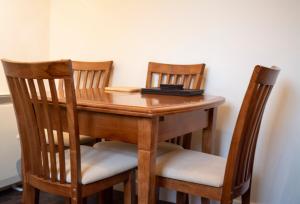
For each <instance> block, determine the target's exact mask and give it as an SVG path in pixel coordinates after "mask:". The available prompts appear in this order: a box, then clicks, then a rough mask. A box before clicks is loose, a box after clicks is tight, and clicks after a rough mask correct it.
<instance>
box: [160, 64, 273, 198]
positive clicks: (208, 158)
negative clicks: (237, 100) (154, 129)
mask: <svg viewBox="0 0 300 204" xmlns="http://www.w3.org/2000/svg"><path fill="white" fill-rule="evenodd" d="M278 73H279V70H278V69H276V68H275V67H272V68H265V67H262V66H256V67H255V69H254V71H253V74H252V78H251V80H250V83H249V86H248V89H247V92H246V95H245V98H244V101H243V104H242V106H241V109H240V113H239V116H238V119H237V122H236V126H235V129H234V133H233V137H232V141H231V146H230V151H229V155H228V158H227V161H226V159H224V158H222V157H219V156H214V155H209V154H205V153H201V152H195V151H191V150H179V151H176V152H171V153H168V154H165V155H163V156H161V157H159V158H158V160H157V169H156V170H157V185H158V186H161V187H166V188H170V189H175V190H176V191H179V192H182V193H180V194H179V196H178V197H177V203H188V200H187V199H186V197H185V196H184V193H189V194H193V195H198V196H201V197H205V198H208V199H213V200H219V201H221V203H222V204H231V203H232V202H233V199H234V198H236V197H239V196H241V197H242V203H243V204H249V203H250V191H251V181H252V171H253V161H254V155H255V148H256V143H257V138H258V133H259V129H260V125H261V120H262V116H263V112H264V109H265V105H266V102H267V100H268V97H269V95H270V93H271V90H272V88H273V86H274V84H275V81H276V78H277V76H278ZM208 199H203V201H204V203H209V200H208Z"/></svg>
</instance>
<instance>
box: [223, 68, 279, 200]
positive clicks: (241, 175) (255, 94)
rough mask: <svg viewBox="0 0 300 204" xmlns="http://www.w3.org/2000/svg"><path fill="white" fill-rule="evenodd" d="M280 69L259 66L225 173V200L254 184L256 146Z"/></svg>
mask: <svg viewBox="0 0 300 204" xmlns="http://www.w3.org/2000/svg"><path fill="white" fill-rule="evenodd" d="M278 74H279V69H277V68H276V67H272V68H266V67H262V66H258V65H257V66H256V67H255V68H254V71H253V74H252V77H251V80H250V83H249V85H248V89H247V91H246V94H245V97H244V100H243V103H242V106H241V109H240V113H239V116H238V119H237V122H236V126H235V129H234V133H233V137H232V141H231V145H230V150H229V155H228V160H227V166H226V172H225V177H224V190H223V199H225V200H227V199H230V198H229V197H236V196H239V195H242V194H243V193H245V191H247V190H248V188H249V187H250V186H251V179H252V170H253V161H254V155H255V148H256V143H257V138H258V133H259V129H260V124H261V120H262V116H263V113H264V109H265V106H266V103H267V100H268V98H269V95H270V93H271V90H272V88H273V86H274V84H275V82H276V79H277V76H278Z"/></svg>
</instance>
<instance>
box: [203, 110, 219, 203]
mask: <svg viewBox="0 0 300 204" xmlns="http://www.w3.org/2000/svg"><path fill="white" fill-rule="evenodd" d="M216 119H217V108H211V109H209V110H208V125H207V127H206V128H204V130H203V135H202V152H205V153H209V154H212V153H213V142H214V139H215V132H216ZM201 203H204V204H209V203H210V200H209V199H207V198H201Z"/></svg>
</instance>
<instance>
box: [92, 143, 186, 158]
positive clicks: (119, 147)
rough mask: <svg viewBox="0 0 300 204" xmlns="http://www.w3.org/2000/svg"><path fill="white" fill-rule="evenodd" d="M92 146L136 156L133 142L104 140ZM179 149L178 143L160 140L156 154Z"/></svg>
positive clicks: (135, 147) (159, 154)
mask: <svg viewBox="0 0 300 204" xmlns="http://www.w3.org/2000/svg"><path fill="white" fill-rule="evenodd" d="M93 147H94V148H96V149H98V148H102V149H103V148H104V149H110V150H111V151H114V152H122V153H123V154H126V155H130V156H133V157H137V146H136V145H134V144H129V143H125V142H120V141H106V142H98V143H96V144H94V146H93ZM180 149H183V148H182V147H181V146H179V145H175V144H171V143H167V142H161V143H159V144H158V147H157V153H156V155H157V156H161V155H163V154H166V153H168V152H171V151H175V150H180Z"/></svg>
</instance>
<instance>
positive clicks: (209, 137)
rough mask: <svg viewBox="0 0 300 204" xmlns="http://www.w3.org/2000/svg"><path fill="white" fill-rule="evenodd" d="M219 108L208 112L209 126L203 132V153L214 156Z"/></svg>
mask: <svg viewBox="0 0 300 204" xmlns="http://www.w3.org/2000/svg"><path fill="white" fill-rule="evenodd" d="M216 119H217V108H211V109H209V110H208V125H207V127H206V128H204V130H203V135H202V152H205V153H209V154H212V153H213V142H214V137H215V132H216Z"/></svg>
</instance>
